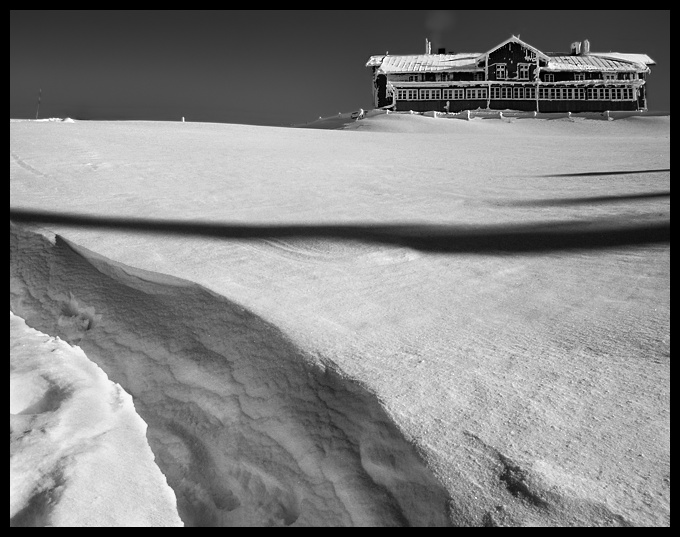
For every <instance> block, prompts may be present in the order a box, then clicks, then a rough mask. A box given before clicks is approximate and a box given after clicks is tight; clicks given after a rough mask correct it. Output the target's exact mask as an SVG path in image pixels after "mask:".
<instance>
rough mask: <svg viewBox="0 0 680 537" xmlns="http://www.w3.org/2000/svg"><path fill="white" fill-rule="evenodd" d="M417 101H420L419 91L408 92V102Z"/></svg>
mask: <svg viewBox="0 0 680 537" xmlns="http://www.w3.org/2000/svg"><path fill="white" fill-rule="evenodd" d="M417 99H418V90H417V89H408V90H406V100H408V101H415V100H417Z"/></svg>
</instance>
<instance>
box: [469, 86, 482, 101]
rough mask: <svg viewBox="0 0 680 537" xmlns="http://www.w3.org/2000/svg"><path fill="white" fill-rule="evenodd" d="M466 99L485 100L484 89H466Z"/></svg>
mask: <svg viewBox="0 0 680 537" xmlns="http://www.w3.org/2000/svg"><path fill="white" fill-rule="evenodd" d="M467 98H468V99H486V88H468V90H467Z"/></svg>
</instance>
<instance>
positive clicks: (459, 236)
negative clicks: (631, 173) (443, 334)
mask: <svg viewBox="0 0 680 537" xmlns="http://www.w3.org/2000/svg"><path fill="white" fill-rule="evenodd" d="M9 217H10V222H15V223H19V222H23V223H32V224H57V225H62V226H66V227H72V228H92V229H109V230H112V231H128V232H143V233H157V234H163V235H184V236H187V235H192V236H201V237H213V238H220V239H225V240H251V239H283V238H285V239H310V238H314V239H329V240H341V241H356V242H361V243H374V244H383V245H392V246H398V247H407V248H412V249H414V250H419V251H423V252H432V253H442V254H455V253H468V254H484V253H493V252H506V253H531V252H549V251H560V250H594V249H602V248H613V247H620V246H632V245H643V244H654V243H669V244H670V238H671V228H670V220H668V221H659V220H655V221H652V222H649V221H648V222H642V223H630V222H627V221H624V220H612V219H606V220H580V221H562V222H537V223H532V224H503V225H489V226H458V225H439V224H434V225H429V224H411V223H406V224H383V225H381V224H371V223H353V224H229V223H221V222H197V221H183V220H159V219H150V218H127V217H109V216H89V215H83V214H74V213H65V212H61V213H58V212H47V211H33V210H22V209H12V208H10V215H9Z"/></svg>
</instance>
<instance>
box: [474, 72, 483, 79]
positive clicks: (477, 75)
mask: <svg viewBox="0 0 680 537" xmlns="http://www.w3.org/2000/svg"><path fill="white" fill-rule="evenodd" d="M473 80H477V81H479V80H484V73H482V72H481V71H478V72H476V73H475V76H474V77H473Z"/></svg>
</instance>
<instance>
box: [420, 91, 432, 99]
mask: <svg viewBox="0 0 680 537" xmlns="http://www.w3.org/2000/svg"><path fill="white" fill-rule="evenodd" d="M429 98H430V90H429V89H421V90H420V100H421V101H426V100H428V99H429Z"/></svg>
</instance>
